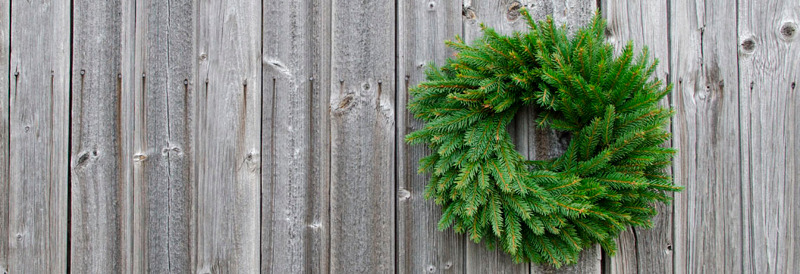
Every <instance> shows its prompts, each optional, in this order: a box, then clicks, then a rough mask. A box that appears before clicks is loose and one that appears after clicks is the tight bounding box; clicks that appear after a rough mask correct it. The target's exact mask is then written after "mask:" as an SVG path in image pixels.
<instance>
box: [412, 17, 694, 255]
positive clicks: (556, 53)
mask: <svg viewBox="0 0 800 274" xmlns="http://www.w3.org/2000/svg"><path fill="white" fill-rule="evenodd" d="M522 14H523V15H524V16H525V18H526V19H527V22H528V25H529V27H530V31H529V32H527V33H519V32H517V33H514V34H512V35H501V34H498V33H497V32H495V31H494V30H493V29H491V28H487V27H485V26H483V25H481V27H482V29H483V34H484V36H483V37H482V38H480V39H479V40H477V41H476V42H475V43H474V44H472V45H468V44H466V43H464V41H463V40H462V39H461V38H459V37H456V41H455V42H449V41H448V42H447V45H449V46H450V47H453V48H455V49H456V50H457V51H458V53H457V55H456V56H455V58H454V59H449V60H448V61H447V62H446V64H444V65H443V66H441V67H439V68H437V67H435V66H431V68H430V69H429V70H428V71H427V72H426V73H427V81H425V82H423V83H421V84H420V85H419V86H417V87H415V88H413V89H412V90H411V91H410V93H411V95H412V99H411V101H410V103H409V105H408V109H409V110H410V111H411V112H412V113H414V116H415V117H416V118H417V119H420V120H422V121H424V122H425V126H424V127H423V128H422V129H420V130H418V131H415V132H412V133H410V134H409V135H407V136H406V140H407V142H409V143H412V144H418V143H426V144H428V146H429V147H430V149H431V151H432V153H431V154H430V155H429V156H427V157H424V158H422V159H421V160H420V168H419V169H420V172H426V173H431V179H430V182H429V183H428V185H427V186H426V188H425V197H426V198H428V199H430V198H433V199H434V200H435V201H436V203H437V204H438V205H441V206H442V208H443V213H442V218H441V220H440V221H439V225H438V226H439V229H442V230H443V229H447V228H449V227H453V228H454V229H455V231H456V232H458V233H466V234H467V235H468V236H469V238H470V239H472V240H474V241H475V242H480V241H484V242H485V243H487V244H488V245H489V246H490V247H494V246H499V247H500V248H502V250H504V251H505V252H507V253H508V254H510V255H511V256H512V257H513V258H514V260H515V262H528V261H532V262H535V263H540V264H552V265H554V266H556V267H560V266H561V265H563V264H571V263H575V262H576V261H577V260H578V258H579V253H580V251H581V250H582V249H584V248H586V247H589V246H592V245H594V244H595V243H599V244H600V245H601V246H602V247H603V248H604V249H605V250H606V251H607V252H609V253H611V254H613V253H614V251H615V249H616V245H615V243H614V239H615V238H616V237H617V236H618V235H619V233H620V232H621V231H622V230H624V229H626V227H628V226H638V227H651V226H652V223H651V221H650V219H651V218H652V217H653V216H654V215H655V214H656V210H655V209H654V207H653V203H654V202H669V200H670V196H669V195H668V192H672V191H679V190H681V188H680V187H676V186H674V185H673V183H672V179H671V178H670V177H669V176H668V175H667V174H665V172H664V168H665V167H668V166H670V164H671V159H672V156H673V154H674V153H675V150H674V149H672V148H664V147H662V144H663V143H664V142H665V141H667V140H669V138H670V134H669V132H667V131H666V129H665V127H666V124H667V123H668V122H669V119H670V117H671V116H672V114H673V111H672V110H671V109H667V108H663V107H661V106H659V105H658V102H659V100H660V99H661V98H663V97H664V96H666V95H667V94H668V93H669V91H670V90H671V87H670V86H666V87H664V86H663V84H662V82H661V81H659V80H657V79H652V78H651V76H652V75H653V72H654V71H655V69H656V65H657V61H651V60H650V59H649V57H648V53H647V49H646V48H645V49H643V50H642V52H641V53H640V54H635V53H634V49H633V46H632V44H631V43H628V44H627V45H626V46H625V47H624V48H623V49H622V51H621V53H620V54H618V55H615V54H614V49H613V47H612V46H611V45H610V44H608V43H606V42H605V40H604V38H605V37H604V32H605V22H604V20H603V19H602V18H601V17H600V16H599V15H595V17H594V18H593V20H592V21H591V23H590V24H589V25H588V26H586V27H583V28H581V29H579V30H578V31H577V32H576V33H575V34H574V36H572V37H570V36H568V35H567V32H566V30H565V29H564V28H563V27H556V26H555V25H554V23H553V20H552V19H551V18H548V19H547V20H545V21H542V22H539V23H536V22H534V20H533V19H532V18H531V16H530V14H529V13H528V12H527V11H526V10H523V11H522ZM526 105H533V106H534V107H535V108H536V109H537V112H538V113H539V115H538V117H537V120H536V122H537V124H538V125H539V126H540V127H542V128H550V129H555V130H558V131H564V132H569V133H570V134H571V136H572V139H571V141H570V143H569V146H568V147H567V149H566V151H565V152H564V154H563V155H561V156H560V157H557V158H555V159H552V160H546V161H529V160H526V159H525V158H524V157H523V156H522V155H520V153H519V152H517V151H516V150H515V148H514V145H513V143H512V139H511V136H510V135H509V133H508V132H507V131H506V126H507V125H508V124H509V123H510V122H511V120H512V119H513V118H514V115H515V114H516V113H517V110H519V109H520V107H522V106H526Z"/></svg>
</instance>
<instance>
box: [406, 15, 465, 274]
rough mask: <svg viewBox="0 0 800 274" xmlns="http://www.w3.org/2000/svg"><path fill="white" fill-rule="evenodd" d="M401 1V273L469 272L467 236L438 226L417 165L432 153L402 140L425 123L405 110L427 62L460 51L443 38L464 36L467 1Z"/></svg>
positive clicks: (425, 177) (425, 181)
mask: <svg viewBox="0 0 800 274" xmlns="http://www.w3.org/2000/svg"><path fill="white" fill-rule="evenodd" d="M397 3H398V7H397V10H398V12H397V16H398V17H397V28H398V29H397V33H398V36H397V52H398V60H397V80H396V83H397V91H398V92H397V110H398V115H397V125H398V131H397V134H398V136H397V140H398V142H397V162H396V163H397V166H396V172H397V179H398V182H397V186H398V188H397V189H396V193H397V195H396V197H395V199H397V202H396V203H397V236H396V237H397V252H398V253H397V272H398V273H464V272H466V269H464V267H465V264H464V262H465V261H466V260H465V258H464V254H465V251H466V240H465V237H464V236H463V235H456V234H455V232H453V230H452V229H448V230H446V231H439V230H438V229H437V228H436V223H438V221H439V218H440V217H441V215H442V213H441V208H440V207H439V206H437V205H436V204H435V203H434V202H433V200H425V198H424V195H423V192H424V189H425V185H427V184H428V182H429V180H430V176H429V175H426V174H419V173H417V170H418V168H419V160H420V158H422V157H425V156H426V155H428V154H429V153H431V152H430V150H429V149H427V148H426V147H425V146H422V145H418V146H409V145H407V144H406V143H405V142H404V141H403V140H404V138H405V135H406V134H408V133H411V132H413V131H415V130H418V129H421V128H422V126H423V124H422V122H420V121H418V120H416V119H414V118H413V117H414V115H413V114H412V113H410V112H409V111H408V110H407V109H406V107H407V103H408V100H409V99H410V98H409V94H408V90H409V88H412V87H414V86H416V85H418V84H419V83H420V82H421V81H424V80H425V73H424V72H425V70H426V69H427V68H428V66H427V65H428V63H434V64H437V65H443V64H444V62H445V60H446V59H447V58H449V57H452V54H454V53H455V52H454V50H453V49H451V48H448V47H447V46H445V44H444V41H445V40H452V39H454V37H455V36H456V35H462V20H461V11H462V5H461V3H460V2H459V1H447V0H445V1H429V2H424V1H423V2H420V1H398V2H397Z"/></svg>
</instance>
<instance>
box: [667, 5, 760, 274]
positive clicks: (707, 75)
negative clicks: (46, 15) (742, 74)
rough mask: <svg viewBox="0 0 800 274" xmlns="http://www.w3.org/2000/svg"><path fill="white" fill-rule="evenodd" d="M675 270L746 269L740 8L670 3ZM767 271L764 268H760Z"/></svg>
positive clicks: (677, 271)
mask: <svg viewBox="0 0 800 274" xmlns="http://www.w3.org/2000/svg"><path fill="white" fill-rule="evenodd" d="M670 6H671V8H670V10H671V14H670V30H671V38H670V47H671V56H670V59H671V69H670V70H671V72H670V75H673V76H672V79H673V81H674V82H675V89H674V90H673V92H672V94H671V97H672V102H673V105H674V107H675V109H676V112H677V113H676V118H675V119H674V123H673V127H672V132H673V147H675V148H677V149H678V153H677V155H676V157H675V158H674V162H675V165H674V168H673V172H674V173H673V174H674V177H675V183H676V184H677V185H681V186H684V187H685V189H684V191H682V192H680V193H677V194H675V203H674V205H675V215H674V216H675V217H674V222H675V228H674V229H675V230H674V235H675V247H674V250H675V253H674V256H675V260H674V262H675V264H674V267H675V268H674V272H676V273H686V272H691V273H694V272H720V273H739V272H742V271H743V269H742V260H743V259H744V257H742V252H743V250H742V235H743V234H742V216H743V215H742V204H741V199H742V197H743V196H742V195H743V192H742V188H741V187H742V185H741V182H742V173H741V170H742V168H743V167H744V166H743V165H742V163H740V161H741V153H740V141H739V138H740V135H739V132H740V128H739V121H738V120H739V103H740V102H741V100H740V98H739V81H738V80H739V79H738V71H737V64H736V58H737V49H736V45H737V37H736V30H735V27H736V24H737V22H736V16H734V15H735V14H736V5H734V4H732V3H730V2H729V1H721V0H708V1H684V0H676V1H671V2H670ZM758 271H760V270H758Z"/></svg>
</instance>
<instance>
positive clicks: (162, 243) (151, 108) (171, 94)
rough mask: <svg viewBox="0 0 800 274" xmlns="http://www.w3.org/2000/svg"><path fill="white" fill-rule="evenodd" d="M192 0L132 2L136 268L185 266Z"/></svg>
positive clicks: (181, 270) (185, 269)
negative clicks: (134, 4) (134, 32)
mask: <svg viewBox="0 0 800 274" xmlns="http://www.w3.org/2000/svg"><path fill="white" fill-rule="evenodd" d="M192 3H193V2H192V1H137V2H136V5H137V7H136V26H135V31H136V34H135V35H136V37H135V39H136V40H135V49H134V50H135V53H134V77H133V79H136V81H134V97H133V100H134V105H135V107H134V121H135V122H134V123H135V124H134V129H135V132H134V133H133V135H134V140H135V141H134V147H133V150H134V151H135V152H136V155H135V156H134V167H133V170H134V174H133V186H134V187H133V191H134V193H133V196H134V204H135V205H136V206H135V208H134V213H133V214H134V223H133V225H134V228H135V229H134V235H133V241H134V244H133V248H134V253H133V256H134V257H133V261H134V268H133V270H134V272H140V271H148V272H160V273H166V272H173V273H174V272H177V273H184V272H189V270H190V269H191V267H190V259H189V248H190V245H191V243H190V240H189V221H190V216H189V214H190V211H189V210H190V208H189V205H190V204H189V203H190V199H191V196H190V191H189V190H190V188H191V185H190V179H189V166H190V165H191V162H192V158H191V155H192V152H193V151H192V149H191V145H190V137H191V130H192V128H191V127H190V123H191V119H190V116H189V115H190V113H191V111H190V103H191V102H193V101H192V97H191V95H192V94H191V93H192V91H193V90H194V89H193V87H194V83H195V78H194V75H193V71H192V69H193V64H194V63H195V61H194V60H196V59H195V58H194V53H193V51H192V40H193V37H194V33H193V30H194V29H193V27H194V26H193V21H192V15H193V11H194V9H193V5H192ZM190 83H191V84H192V85H190Z"/></svg>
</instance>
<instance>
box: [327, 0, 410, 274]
mask: <svg viewBox="0 0 800 274" xmlns="http://www.w3.org/2000/svg"><path fill="white" fill-rule="evenodd" d="M331 12H332V14H331V20H332V23H331V30H332V36H331V78H332V81H331V83H330V90H331V96H330V108H331V111H330V116H331V118H330V119H331V152H330V153H331V156H330V157H331V170H330V172H331V186H330V193H331V194H330V195H331V196H330V201H331V202H330V214H331V215H330V218H331V223H330V226H331V235H330V239H331V244H330V248H331V249H330V256H331V259H330V260H331V262H330V271H331V272H335V273H393V272H395V266H394V260H395V237H394V236H395V216H394V215H395V188H396V178H395V170H394V167H395V149H396V148H395V144H396V140H395V138H396V136H397V135H396V128H395V113H396V111H395V107H396V104H395V96H396V94H395V84H394V81H395V71H394V62H395V42H394V41H395V15H396V14H395V12H396V10H395V5H394V2H392V3H386V2H378V1H372V2H367V1H365V2H355V1H347V0H334V1H333V3H332V11H331Z"/></svg>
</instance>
